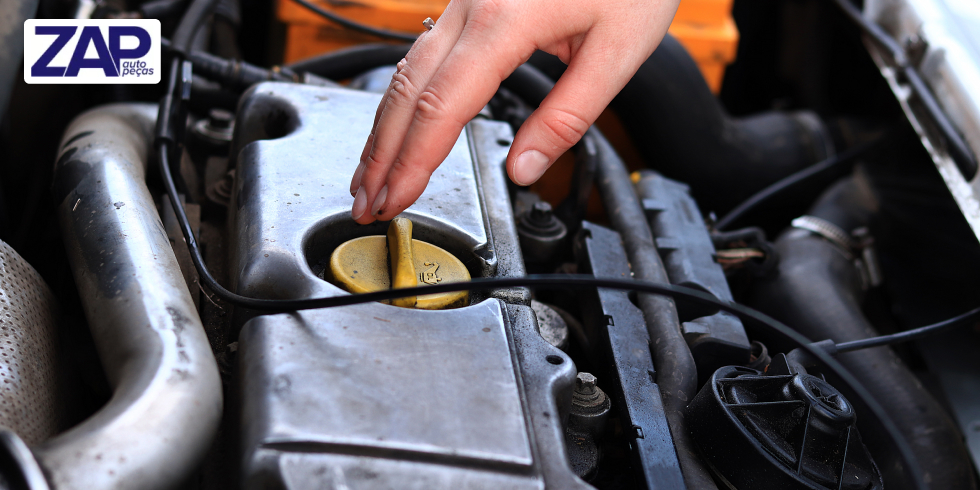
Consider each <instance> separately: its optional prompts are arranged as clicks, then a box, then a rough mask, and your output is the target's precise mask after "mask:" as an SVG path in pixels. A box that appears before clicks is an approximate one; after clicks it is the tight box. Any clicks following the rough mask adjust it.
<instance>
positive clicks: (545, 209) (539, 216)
mask: <svg viewBox="0 0 980 490" xmlns="http://www.w3.org/2000/svg"><path fill="white" fill-rule="evenodd" d="M553 216H554V213H553V212H552V210H551V204H548V203H547V202H545V201H538V202H536V203H534V205H533V206H531V213H530V214H529V215H528V221H530V222H531V223H534V224H536V225H541V226H545V225H548V224H550V223H551V219H552V217H553Z"/></svg>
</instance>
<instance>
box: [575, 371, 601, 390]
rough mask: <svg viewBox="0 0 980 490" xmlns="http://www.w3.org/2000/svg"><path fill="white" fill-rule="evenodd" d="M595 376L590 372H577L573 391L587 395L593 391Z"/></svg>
mask: <svg viewBox="0 0 980 490" xmlns="http://www.w3.org/2000/svg"><path fill="white" fill-rule="evenodd" d="M596 381H597V380H596V377H595V376H593V375H592V374H590V373H585V372H582V373H578V377H577V378H576V380H575V391H577V392H579V393H583V394H587V395H591V394H592V393H595V384H596Z"/></svg>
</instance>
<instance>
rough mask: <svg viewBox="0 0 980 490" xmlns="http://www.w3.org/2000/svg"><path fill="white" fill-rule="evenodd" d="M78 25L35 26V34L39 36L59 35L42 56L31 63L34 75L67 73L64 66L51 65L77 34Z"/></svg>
mask: <svg viewBox="0 0 980 490" xmlns="http://www.w3.org/2000/svg"><path fill="white" fill-rule="evenodd" d="M75 29H77V26H35V27H34V34H36V35H39V36H58V37H56V38H55V39H54V42H53V43H51V46H48V49H47V50H45V51H44V53H43V54H41V57H40V58H38V59H37V61H35V62H34V64H33V65H31V76H32V77H61V76H64V75H65V67H64V66H49V65H50V64H51V62H52V61H54V57H55V56H57V55H58V53H60V52H61V48H63V47H65V45H66V44H68V41H70V40H71V37H72V36H74V35H75Z"/></svg>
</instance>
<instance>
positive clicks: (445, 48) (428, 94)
mask: <svg viewBox="0 0 980 490" xmlns="http://www.w3.org/2000/svg"><path fill="white" fill-rule="evenodd" d="M679 2H680V0H605V1H597V0H452V1H451V2H450V3H449V6H448V7H446V10H445V12H444V13H443V15H442V17H440V18H439V21H438V23H437V24H436V25H435V27H434V28H433V29H432V30H430V31H428V32H424V33H423V34H422V35H421V36H419V38H418V40H417V41H416V42H415V44H414V45H413V46H412V49H411V50H410V51H409V52H408V54H407V55H406V56H405V59H403V60H402V61H401V62H399V63H398V71H397V73H395V75H394V76H393V77H392V80H391V84H390V85H389V87H388V90H387V92H386V93H385V95H384V97H383V98H382V100H381V104H380V105H379V106H378V111H377V113H376V114H375V118H374V126H373V128H372V129H371V134H370V136H368V139H367V142H366V143H365V145H364V151H363V152H362V153H361V160H360V165H358V167H357V170H356V171H355V172H354V176H353V178H352V179H351V186H350V192H351V195H352V196H354V205H353V207H352V209H351V217H352V218H353V219H354V220H355V221H356V222H358V223H361V224H368V223H371V222H373V221H375V220H390V219H392V218H393V217H395V216H396V215H398V214H399V213H401V212H402V211H403V210H404V209H405V208H407V207H408V206H411V205H412V203H414V202H415V200H416V199H418V197H419V196H420V195H421V194H422V191H424V190H425V186H426V184H427V183H428V182H429V177H430V176H431V175H432V172H433V171H435V169H436V168H437V167H438V166H439V164H441V163H442V161H443V160H444V159H445V158H446V156H447V155H448V154H449V151H450V150H451V149H452V147H453V144H454V143H455V142H456V139H457V138H459V135H460V133H461V132H462V130H463V126H464V125H465V124H466V123H467V122H468V121H469V120H470V119H472V118H473V117H474V116H476V115H477V113H479V112H480V110H481V109H482V108H483V107H484V106H485V105H486V104H487V102H488V101H489V100H490V98H491V97H493V95H494V93H495V92H496V91H497V88H498V87H499V86H500V82H501V81H503V80H504V79H505V78H507V76H508V75H510V73H511V72H513V71H514V70H515V69H516V68H517V67H518V66H520V65H521V64H522V63H524V62H525V61H527V59H528V58H529V57H530V56H531V54H532V53H534V51H535V50H541V51H545V52H548V53H551V54H553V55H556V56H558V57H559V58H560V59H561V60H562V61H564V62H565V63H566V64H568V69H567V70H566V71H565V73H564V75H563V76H562V77H561V79H559V80H558V82H557V83H556V84H555V88H554V89H553V90H552V91H551V93H550V94H549V95H548V97H547V98H545V100H544V102H542V104H541V105H540V107H538V109H537V110H535V111H534V113H533V114H532V115H531V117H529V118H528V119H527V121H526V122H525V123H524V125H523V126H521V128H520V130H519V131H518V132H517V134H516V135H515V137H514V141H513V144H512V145H511V149H510V153H509V155H508V156H507V173H508V175H509V176H510V178H511V180H513V181H514V182H515V183H516V184H518V185H530V184H532V183H534V182H535V181H537V180H538V179H539V178H540V177H541V175H543V174H544V172H545V170H547V169H548V167H550V166H551V164H552V163H554V162H555V160H556V159H557V158H558V157H559V156H561V155H562V153H564V152H565V151H567V150H568V149H569V148H571V147H572V145H574V144H575V143H577V142H578V140H579V139H581V137H582V135H583V134H585V131H586V130H587V129H588V128H589V126H591V125H592V123H593V122H595V120H596V118H597V117H599V114H600V113H601V112H602V110H603V109H605V107H606V106H607V105H608V104H609V102H610V101H612V99H613V97H615V96H616V94H617V93H619V91H620V90H621V89H622V88H623V86H625V85H626V82H628V81H629V79H630V78H631V77H632V76H633V74H634V73H636V70H637V69H638V68H639V66H640V64H641V63H643V62H644V61H645V60H646V59H647V58H648V57H649V56H650V54H652V53H653V50H654V49H656V47H657V45H658V44H660V41H661V40H662V39H663V36H664V34H665V33H666V32H667V28H668V26H669V25H670V22H671V19H672V18H673V16H674V12H676V10H677V5H678V3H679Z"/></svg>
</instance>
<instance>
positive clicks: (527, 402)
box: [230, 83, 585, 489]
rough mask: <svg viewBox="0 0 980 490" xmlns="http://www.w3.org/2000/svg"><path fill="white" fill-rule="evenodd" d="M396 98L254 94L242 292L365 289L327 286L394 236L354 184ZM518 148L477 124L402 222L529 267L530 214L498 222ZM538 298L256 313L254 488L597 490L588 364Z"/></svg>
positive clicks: (239, 263)
mask: <svg viewBox="0 0 980 490" xmlns="http://www.w3.org/2000/svg"><path fill="white" fill-rule="evenodd" d="M380 98H381V96H380V95H378V94H371V93H366V92H359V91H354V90H347V89H332V88H318V87H309V86H301V85H293V84H279V83H266V84H261V85H258V86H256V87H254V88H253V89H252V90H251V91H250V92H249V93H247V94H246V95H245V96H244V97H243V99H242V102H241V104H240V109H239V114H238V121H237V123H236V130H235V131H236V134H235V140H234V143H233V148H234V150H233V155H236V154H237V158H235V161H234V164H235V165H236V188H235V194H234V196H233V200H232V205H231V207H230V209H231V212H232V216H231V221H230V222H231V225H230V226H231V231H232V233H231V236H232V237H234V238H235V239H236V240H237V242H236V243H235V245H234V246H233V247H231V248H232V251H231V258H230V259H231V264H232V266H231V267H230V270H232V271H235V273H234V278H233V282H234V284H235V288H236V289H237V291H238V292H239V293H241V294H246V295H251V296H257V297H278V298H308V297H314V296H329V295H341V294H348V293H347V292H345V291H344V290H342V289H340V288H338V287H337V286H335V285H334V284H331V283H330V282H327V281H326V280H324V279H323V277H324V269H325V268H327V267H328V261H329V258H330V255H331V253H332V252H333V250H334V249H336V248H337V246H339V245H340V244H343V243H345V242H347V241H348V240H352V239H357V238H359V237H364V236H371V235H380V236H384V235H385V231H386V229H387V227H388V223H386V222H382V223H376V224H373V225H368V226H360V225H357V224H356V223H354V222H353V220H351V218H350V208H351V205H352V202H353V198H351V196H350V193H349V192H348V183H349V179H350V176H351V175H352V174H353V172H354V169H355V167H356V165H357V163H358V157H359V155H360V152H361V146H362V144H363V141H364V139H365V137H366V135H367V134H368V132H369V131H370V129H371V124H372V121H373V118H374V112H375V108H376V107H377V105H378V102H379V100H380ZM510 139H511V135H510V128H509V127H508V126H507V125H505V124H502V123H496V122H492V121H482V120H477V121H474V122H473V123H471V124H470V125H469V126H468V127H467V130H466V132H464V134H463V136H461V137H460V139H459V141H458V142H457V144H456V146H455V147H454V148H453V150H452V152H451V153H450V155H449V157H448V158H447V159H446V161H445V162H444V163H443V165H442V166H440V167H439V169H438V170H437V171H436V173H435V174H433V176H432V178H431V180H430V182H429V185H428V188H427V189H426V191H425V193H424V194H423V195H422V197H421V198H420V199H419V201H418V202H417V203H416V204H415V205H413V206H412V207H410V208H409V209H408V210H406V211H405V212H404V213H403V214H402V216H403V217H406V218H410V219H411V223H412V224H413V230H412V233H411V236H413V237H414V238H415V239H416V240H421V241H425V242H428V243H431V244H432V245H435V246H438V247H441V248H443V249H445V250H446V251H447V252H449V253H450V254H452V255H453V256H455V257H456V258H458V259H459V260H460V261H461V263H462V264H464V266H465V267H466V268H467V269H468V271H469V274H470V275H472V276H474V277H493V276H499V275H501V274H505V273H507V274H518V273H520V272H521V271H522V267H523V265H522V264H518V263H516V262H515V260H519V256H517V255H515V254H512V253H507V252H506V251H507V250H513V249H514V248H515V247H514V246H513V244H512V243H510V242H512V241H513V240H516V238H515V237H516V231H515V227H514V221H513V216H512V215H510V213H509V212H507V213H505V212H494V210H500V211H509V208H510V204H509V200H508V197H507V193H506V187H505V186H503V185H500V184H501V182H502V179H503V178H504V175H503V163H504V160H505V158H506V155H507V150H508V148H507V143H508V142H509V141H510ZM488 203H492V204H488ZM502 204H503V205H502ZM488 209H489V210H490V211H487V210H488ZM489 223H493V224H494V225H493V228H492V229H491V227H490V225H489ZM498 232H499V233H498ZM494 234H496V240H494V237H495V235H494ZM508 237H510V238H508ZM498 250H501V251H504V252H503V253H498ZM423 265H424V264H423ZM423 272H424V271H423ZM329 275H330V274H329V272H328V273H327V277H328V278H329ZM500 298H503V299H500ZM522 298H524V296H522V294H521V293H520V292H517V293H514V292H496V293H491V294H490V295H489V297H487V295H483V296H481V297H477V295H471V297H470V304H469V306H463V307H460V308H456V309H452V310H432V311H429V310H421V309H411V308H399V307H397V306H393V305H388V304H382V303H370V304H362V305H355V306H349V307H343V308H334V309H326V310H312V311H302V312H294V313H286V314H278V315H264V316H254V315H253V314H249V313H248V312H244V313H242V312H239V313H238V316H237V319H238V321H239V323H242V322H244V325H243V326H242V330H241V334H240V336H239V346H240V351H239V352H240V354H239V366H240V376H241V380H240V386H241V399H242V406H243V408H242V426H243V431H244V432H243V436H242V443H241V444H242V448H243V451H244V460H243V473H244V474H243V483H244V486H245V487H247V488H268V487H276V488H278V487H285V488H427V489H428V488H542V487H544V486H545V485H547V486H549V487H555V488H576V487H579V486H582V487H584V486H585V484H584V483H583V482H582V481H581V480H579V479H578V478H577V477H575V475H574V474H573V472H572V471H571V468H570V466H569V464H568V462H567V457H566V454H565V449H564V443H563V433H562V427H561V419H562V417H561V414H560V413H559V411H558V406H559V404H558V403H557V402H556V396H555V394H556V393H557V394H560V395H561V396H569V395H570V393H571V390H572V387H573V384H574V381H575V375H576V371H575V367H574V365H573V364H572V361H571V360H570V359H569V358H568V357H567V356H566V355H565V354H564V353H562V352H561V351H560V350H558V349H556V348H554V347H552V346H551V345H550V344H548V343H547V342H545V341H544V340H543V339H542V338H541V336H540V335H539V334H538V333H537V332H536V320H535V317H534V314H533V312H532V310H531V308H530V307H528V306H524V305H523V304H521V303H523V302H524V301H523V300H522Z"/></svg>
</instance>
